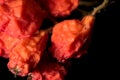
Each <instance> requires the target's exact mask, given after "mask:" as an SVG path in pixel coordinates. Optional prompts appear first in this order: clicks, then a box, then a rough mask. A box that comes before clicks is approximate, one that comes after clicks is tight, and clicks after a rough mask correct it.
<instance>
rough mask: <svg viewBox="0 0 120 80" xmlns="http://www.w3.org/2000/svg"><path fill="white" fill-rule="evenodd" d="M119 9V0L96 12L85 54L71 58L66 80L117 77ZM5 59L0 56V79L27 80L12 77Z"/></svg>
mask: <svg viewBox="0 0 120 80" xmlns="http://www.w3.org/2000/svg"><path fill="white" fill-rule="evenodd" d="M111 1H113V0H111ZM114 1H115V0H114ZM119 11H120V4H119V2H118V1H115V3H112V4H110V5H109V6H107V8H106V9H105V10H102V11H101V12H100V13H98V14H97V15H96V20H95V24H94V28H93V33H92V41H91V44H90V46H89V49H88V54H86V55H84V56H82V57H81V58H80V59H74V60H72V66H71V67H70V70H69V71H68V75H67V76H66V80H85V79H96V80H98V79H108V78H112V77H113V78H116V77H115V76H116V75H117V74H116V73H117V64H118V63H117V61H118V60H117V59H119V58H117V56H116V54H118V52H117V51H118V49H117V46H119V45H118V38H119V37H120V36H118V35H119V34H118V32H120V31H119V29H118V28H119V27H120V26H119V23H120V21H119V20H120V12H119ZM7 61H8V60H6V59H4V58H0V80H26V77H25V78H21V77H17V78H14V75H12V74H11V72H10V71H8V69H7V66H6V64H7ZM116 63H117V64H116Z"/></svg>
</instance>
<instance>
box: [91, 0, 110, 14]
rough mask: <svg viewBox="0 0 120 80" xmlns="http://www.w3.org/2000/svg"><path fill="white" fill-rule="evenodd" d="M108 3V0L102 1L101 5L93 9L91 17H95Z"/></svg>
mask: <svg viewBox="0 0 120 80" xmlns="http://www.w3.org/2000/svg"><path fill="white" fill-rule="evenodd" d="M108 2H109V0H104V1H103V3H102V4H100V5H99V6H97V7H96V8H94V10H93V12H92V13H91V15H93V16H95V15H96V13H98V12H99V11H100V10H101V9H103V8H104V7H105V6H106V5H107V3H108Z"/></svg>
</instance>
